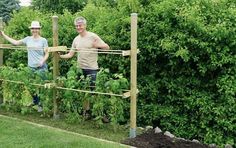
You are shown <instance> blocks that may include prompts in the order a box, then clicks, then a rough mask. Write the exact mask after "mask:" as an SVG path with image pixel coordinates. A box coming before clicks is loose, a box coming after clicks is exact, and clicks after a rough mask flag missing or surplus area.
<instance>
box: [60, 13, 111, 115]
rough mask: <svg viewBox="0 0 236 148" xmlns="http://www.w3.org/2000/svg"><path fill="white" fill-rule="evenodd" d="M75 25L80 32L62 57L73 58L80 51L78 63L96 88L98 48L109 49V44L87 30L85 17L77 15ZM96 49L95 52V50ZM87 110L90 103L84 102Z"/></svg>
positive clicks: (92, 86) (92, 88)
mask: <svg viewBox="0 0 236 148" xmlns="http://www.w3.org/2000/svg"><path fill="white" fill-rule="evenodd" d="M74 25H75V28H76V30H77V32H78V33H79V35H78V36H76V37H75V38H74V40H73V43H72V49H71V50H70V51H69V53H67V54H64V55H60V57H61V58H65V59H67V58H71V57H73V56H74V54H75V52H78V53H79V54H78V63H79V66H80V68H81V69H82V71H83V75H84V76H85V77H87V76H89V77H91V83H90V87H91V90H94V87H95V81H96V75H97V71H98V62H97V60H98V53H97V52H96V51H97V49H107V50H108V49H109V48H110V47H109V45H108V44H106V43H105V42H104V41H103V40H102V39H101V38H100V37H99V36H98V35H97V34H95V33H93V32H90V31H87V30H86V27H87V21H86V19H85V18H84V17H77V18H76V19H75V20H74ZM94 51H95V52H94ZM84 110H85V112H86V111H87V110H89V103H88V102H85V103H84Z"/></svg>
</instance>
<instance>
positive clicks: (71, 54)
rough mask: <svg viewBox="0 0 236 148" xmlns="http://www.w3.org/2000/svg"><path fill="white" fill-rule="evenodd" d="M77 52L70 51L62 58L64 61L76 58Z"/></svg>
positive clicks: (61, 56)
mask: <svg viewBox="0 0 236 148" xmlns="http://www.w3.org/2000/svg"><path fill="white" fill-rule="evenodd" d="M74 54H75V52H74V51H73V50H70V51H69V52H68V53H67V54H63V55H60V54H59V56H60V58H62V59H69V58H72V57H73V56H74Z"/></svg>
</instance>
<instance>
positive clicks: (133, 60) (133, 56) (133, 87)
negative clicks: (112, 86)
mask: <svg viewBox="0 0 236 148" xmlns="http://www.w3.org/2000/svg"><path fill="white" fill-rule="evenodd" d="M137 19H138V15H137V13H132V14H131V44H130V45H131V50H128V51H124V52H122V55H123V56H130V64H131V66H130V67H131V69H130V70H131V72H130V80H131V82H130V91H128V92H126V93H124V94H123V95H117V94H113V95H117V96H123V98H127V97H130V133H129V136H130V138H134V137H136V126H137V125H136V116H137V93H138V89H137V53H138V52H139V50H138V49H137ZM52 23H53V28H52V31H53V47H49V48H48V49H47V50H49V52H52V54H53V83H52V84H45V85H39V84H32V85H38V86H40V87H45V88H46V87H48V86H49V87H50V86H52V87H51V88H52V89H53V106H54V107H53V118H54V119H58V118H59V115H58V106H57V89H67V88H62V87H57V86H56V83H55V82H56V80H57V78H58V76H59V55H58V53H57V52H58V51H65V49H66V46H58V17H57V16H53V17H52ZM2 29H3V26H2V19H1V18H0V30H2ZM0 41H1V40H0ZM0 44H1V42H0ZM1 57H3V51H2V50H1V49H0V66H1V65H2V62H3V61H2V62H1V59H3V58H1ZM0 81H3V79H0ZM6 81H8V82H12V83H21V82H16V81H10V80H6ZM71 91H78V92H85V91H83V90H72V89H71ZM86 92H87V91H86ZM87 93H88V92H87ZM96 93H99V92H96ZM101 94H104V95H109V94H106V93H101ZM110 95H112V94H110Z"/></svg>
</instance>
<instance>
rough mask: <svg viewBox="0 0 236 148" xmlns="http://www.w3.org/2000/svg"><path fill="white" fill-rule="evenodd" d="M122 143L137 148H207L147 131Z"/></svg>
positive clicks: (206, 146) (203, 145) (196, 143)
mask: <svg viewBox="0 0 236 148" xmlns="http://www.w3.org/2000/svg"><path fill="white" fill-rule="evenodd" d="M122 143H124V144H127V145H131V146H135V147H138V148H208V147H209V146H208V145H205V144H201V143H198V142H193V141H190V140H184V139H178V138H170V137H168V136H166V135H164V134H163V133H155V131H154V130H149V131H147V132H145V133H143V134H140V135H138V136H137V137H135V138H128V139H126V140H124V141H123V142H122Z"/></svg>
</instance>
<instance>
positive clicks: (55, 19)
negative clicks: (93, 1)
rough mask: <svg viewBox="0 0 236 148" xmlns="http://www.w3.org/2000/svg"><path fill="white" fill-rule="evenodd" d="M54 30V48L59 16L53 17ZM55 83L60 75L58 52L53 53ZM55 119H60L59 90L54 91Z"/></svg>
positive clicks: (56, 43) (56, 39) (56, 42)
mask: <svg viewBox="0 0 236 148" xmlns="http://www.w3.org/2000/svg"><path fill="white" fill-rule="evenodd" d="M52 22H53V26H52V30H53V46H54V47H55V46H58V16H53V17H52ZM52 55H53V81H54V83H56V80H57V77H58V75H59V55H58V53H57V52H53V53H52ZM53 118H54V119H58V118H59V114H58V106H57V89H56V88H54V89H53Z"/></svg>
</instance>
